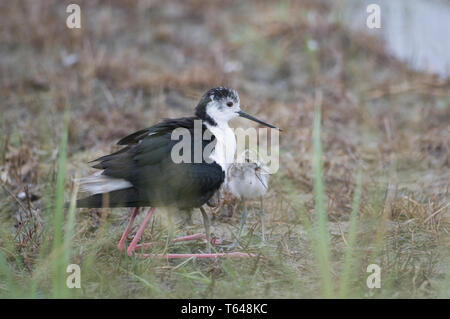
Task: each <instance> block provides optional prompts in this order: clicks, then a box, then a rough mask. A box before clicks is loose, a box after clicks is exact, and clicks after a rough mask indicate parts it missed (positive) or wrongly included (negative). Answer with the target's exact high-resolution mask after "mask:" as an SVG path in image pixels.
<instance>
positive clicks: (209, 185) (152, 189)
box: [77, 87, 278, 258]
mask: <svg viewBox="0 0 450 319" xmlns="http://www.w3.org/2000/svg"><path fill="white" fill-rule="evenodd" d="M238 116H240V117H244V118H247V119H249V120H252V121H255V122H257V123H260V124H262V125H265V126H268V127H270V128H275V129H278V128H277V127H276V126H273V125H271V124H267V123H265V122H263V121H261V120H258V119H257V118H255V117H253V116H251V115H249V114H247V113H245V112H244V111H242V110H241V108H240V100H239V95H238V94H237V92H236V91H235V90H233V89H229V88H225V87H217V88H213V89H210V90H209V91H207V92H206V93H205V94H204V95H203V96H202V98H201V99H200V102H199V103H198V105H197V107H196V108H195V116H192V117H183V118H177V119H164V120H163V121H161V122H159V123H158V124H156V125H154V126H151V127H149V128H146V129H142V130H140V131H137V132H135V133H133V134H131V135H128V136H126V137H124V138H122V139H121V140H120V141H119V142H118V143H117V144H118V145H123V146H124V147H123V148H122V149H120V150H119V151H117V152H115V153H112V154H109V155H106V156H102V157H100V158H98V159H96V160H94V161H93V162H97V164H95V165H94V166H93V167H94V168H97V169H99V170H100V171H99V172H97V173H95V174H94V175H91V176H88V177H85V178H81V179H80V180H79V181H78V182H79V184H80V188H81V189H82V190H84V191H86V192H88V193H90V196H89V197H86V198H83V199H79V200H78V201H77V207H85V208H101V207H135V209H134V212H133V214H132V216H131V220H130V222H129V224H128V226H127V228H126V229H125V231H124V233H123V235H122V238H121V240H120V242H119V244H118V249H119V250H123V249H124V246H125V241H126V238H127V236H128V234H129V232H130V231H131V227H132V224H133V222H134V219H135V217H136V215H137V214H138V212H139V208H140V207H150V209H149V210H148V212H147V215H146V216H145V218H144V221H143V223H142V224H141V226H140V227H139V229H138V231H137V233H136V235H135V236H134V238H133V240H132V241H131V244H130V245H129V246H128V249H127V253H128V255H129V256H131V255H132V254H133V253H134V252H135V250H136V249H137V248H140V247H145V244H144V245H138V240H139V238H140V237H141V236H142V233H143V232H144V229H145V227H146V226H147V224H148V223H149V221H150V218H151V216H152V214H153V212H154V210H155V207H171V208H175V209H180V210H191V209H193V208H200V211H201V213H202V216H203V220H204V226H205V232H206V241H207V244H208V249H209V244H210V243H211V238H210V223H209V218H208V215H207V214H206V212H205V210H204V208H203V207H202V205H203V204H205V203H206V202H207V201H208V200H209V199H210V198H211V197H212V196H213V195H214V193H215V192H216V191H217V190H218V189H219V188H220V186H221V185H222V183H223V182H224V180H225V175H226V173H227V169H228V166H229V165H230V164H231V163H233V161H234V156H235V152H236V137H235V135H234V132H233V130H232V129H231V128H230V126H229V125H228V122H229V121H230V120H232V119H234V118H236V117H238ZM208 136H209V137H210V139H208V138H207V137H208ZM177 137H178V139H177ZM180 143H183V144H180ZM180 145H182V146H186V145H187V147H184V148H183V147H180ZM189 153H190V154H189ZM180 157H181V158H182V160H181V161H180ZM192 238H197V237H195V236H186V237H185V238H182V239H180V240H185V239H192ZM231 254H233V253H230V254H210V253H208V254H171V255H165V256H164V257H167V258H183V257H190V256H196V257H205V258H207V257H221V256H225V255H228V256H230V257H233V256H238V257H239V256H241V255H239V254H240V253H235V254H234V255H231ZM148 256H150V255H148Z"/></svg>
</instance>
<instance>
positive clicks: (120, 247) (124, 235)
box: [117, 207, 139, 250]
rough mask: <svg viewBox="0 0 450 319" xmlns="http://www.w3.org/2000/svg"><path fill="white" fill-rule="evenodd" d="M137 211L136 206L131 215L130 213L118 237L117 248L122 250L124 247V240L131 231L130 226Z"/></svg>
mask: <svg viewBox="0 0 450 319" xmlns="http://www.w3.org/2000/svg"><path fill="white" fill-rule="evenodd" d="M138 212H139V207H136V208H135V209H134V211H133V215H131V219H130V221H129V222H128V226H127V228H126V229H125V231H124V232H123V234H122V238H120V241H119V244H118V245H117V249H118V250H123V249H124V248H125V240H126V239H127V236H128V234H129V233H130V231H131V227H132V226H133V222H134V219H135V218H136V216H137V214H138Z"/></svg>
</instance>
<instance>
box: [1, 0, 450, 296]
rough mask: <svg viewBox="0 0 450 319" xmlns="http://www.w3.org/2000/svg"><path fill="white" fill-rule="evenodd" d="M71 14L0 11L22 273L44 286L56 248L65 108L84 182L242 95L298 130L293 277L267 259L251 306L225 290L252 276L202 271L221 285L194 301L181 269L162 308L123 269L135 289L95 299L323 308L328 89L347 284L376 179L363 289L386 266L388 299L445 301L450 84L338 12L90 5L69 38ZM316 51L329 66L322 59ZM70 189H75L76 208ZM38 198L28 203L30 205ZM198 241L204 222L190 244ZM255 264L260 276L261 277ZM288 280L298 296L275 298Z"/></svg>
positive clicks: (279, 235)
mask: <svg viewBox="0 0 450 319" xmlns="http://www.w3.org/2000/svg"><path fill="white" fill-rule="evenodd" d="M68 3H69V2H67V1H21V2H14V3H9V2H8V4H6V2H4V3H2V4H0V12H1V13H0V20H1V23H2V25H1V29H0V32H1V35H0V40H1V41H0V42H2V46H1V48H0V50H1V54H0V102H1V103H0V111H1V115H0V119H1V122H0V133H1V134H0V177H1V182H2V185H3V189H2V191H3V194H4V196H3V195H2V197H1V198H0V207H1V208H0V218H1V221H2V222H1V224H2V232H1V234H2V238H1V239H0V249H2V250H5V251H8V256H9V257H8V258H9V260H10V261H11V260H14V259H17V258H18V259H20V260H22V261H23V262H24V264H25V265H26V266H27V269H28V271H29V272H30V273H32V272H33V265H34V262H35V261H36V259H37V254H38V251H39V249H40V247H41V244H42V243H44V244H45V241H48V237H47V236H49V234H48V231H45V232H43V230H44V229H45V223H46V222H47V223H48V222H49V218H50V216H51V214H50V213H48V210H47V207H48V206H49V205H50V202H51V198H52V189H53V185H54V183H55V165H56V158H57V147H58V145H59V141H60V134H61V131H62V128H63V124H62V123H63V113H64V110H65V109H69V110H70V113H71V120H70V125H69V144H68V155H69V157H68V175H69V176H75V175H84V174H86V173H88V172H89V171H90V169H89V167H88V166H87V164H86V162H87V161H89V160H92V159H93V158H95V157H97V156H99V155H101V154H104V153H106V152H109V151H111V150H112V149H113V146H112V145H113V144H114V143H115V142H116V141H117V140H118V139H119V138H121V137H122V136H124V135H125V134H128V133H130V132H133V131H134V130H137V129H140V128H143V127H146V126H149V125H152V124H154V123H156V121H158V120H159V119H160V118H163V117H171V116H182V115H186V114H190V113H191V112H192V109H193V107H194V106H195V103H196V100H197V99H198V97H199V96H200V95H201V94H202V93H203V92H204V91H205V90H207V89H208V88H211V87H214V86H217V85H227V86H231V87H234V88H236V89H237V90H238V91H239V93H240V96H241V101H242V103H243V105H245V107H246V109H247V110H248V111H249V112H250V113H252V114H257V115H258V116H259V117H260V118H262V119H270V122H271V123H276V124H277V125H278V126H280V127H282V128H283V130H284V131H283V133H282V135H281V149H280V155H281V159H280V171H279V172H278V173H277V175H276V176H275V177H274V178H273V180H272V182H271V190H270V192H269V194H268V196H267V199H266V203H267V204H266V210H267V212H268V217H267V224H268V225H267V227H268V232H269V243H271V244H273V245H275V246H277V247H278V248H277V249H276V251H277V254H278V253H279V254H280V256H282V258H284V262H285V263H284V264H281V263H278V261H276V260H271V259H270V258H269V260H260V261H258V263H261V265H259V266H258V267H259V268H258V269H263V270H264V275H263V277H264V278H266V279H267V281H266V284H265V285H266V286H264V285H263V284H261V285H262V286H263V287H259V288H258V289H256V288H255V291H254V292H253V293H252V292H247V294H246V293H245V290H239V288H236V287H235V286H233V287H231V288H230V287H228V286H227V285H228V283H226V281H228V279H229V278H228V279H225V278H227V277H226V276H231V277H232V278H235V277H233V276H234V275H232V271H231V270H230V268H229V265H228V266H227V265H223V264H214V263H211V264H208V266H207V268H201V269H202V271H203V270H204V272H203V273H204V274H206V275H207V276H210V275H211V276H212V277H211V278H213V279H212V283H211V282H210V283H209V284H208V285H206V286H207V289H205V290H201V289H200V290H201V291H202V292H201V293H198V294H197V293H195V292H189V293H188V292H187V291H189V289H190V288H192V287H188V284H186V283H181V282H180V281H179V280H176V279H175V278H171V277H170V276H175V275H173V274H172V273H168V272H166V271H165V270H161V269H160V270H158V271H159V272H157V273H156V274H154V276H161V277H158V279H155V282H156V283H155V285H156V286H159V288H158V289H161V290H162V291H163V292H161V293H155V291H154V290H152V289H154V288H148V287H147V288H142V287H141V286H139V285H138V286H137V287H136V285H137V284H136V282H134V281H132V280H130V278H129V277H127V276H125V275H124V274H123V273H121V272H120V271H118V270H117V269H114V270H115V271H114V270H111V269H108V270H106V273H109V275H110V276H116V277H117V279H115V280H114V281H115V282H116V281H117V282H121V283H120V284H118V286H120V285H122V286H123V287H126V289H125V291H126V292H124V293H119V292H117V291H116V290H115V289H116V288H114V289H113V288H111V292H110V293H109V292H108V293H107V292H105V291H103V290H101V289H96V288H95V287H94V286H89V287H88V288H86V290H85V291H84V295H85V296H100V297H101V296H127V297H133V296H136V293H137V291H139V292H141V291H142V289H144V290H145V289H149V290H150V292H149V296H178V297H188V296H200V297H204V296H213V297H226V296H229V295H230V294H232V293H236V296H249V297H251V296H271V297H283V296H284V297H286V296H287V297H290V296H297V297H298V296H309V297H310V296H317V294H316V288H317V287H316V286H315V282H316V277H315V276H316V275H317V274H316V273H315V271H314V269H313V268H314V266H313V264H312V263H311V261H310V259H311V258H310V256H309V254H310V252H308V249H307V248H306V246H307V245H306V242H307V239H306V235H305V230H304V228H303V225H304V219H303V217H302V214H303V213H304V214H306V216H310V215H311V214H312V211H313V210H314V198H313V196H312V189H313V175H312V168H311V160H312V159H311V157H312V123H313V113H314V96H315V93H316V92H317V91H320V92H321V93H322V95H323V106H322V109H323V115H322V117H323V132H322V140H323V145H324V156H323V160H324V176H325V185H326V195H327V199H328V212H329V218H330V220H331V221H332V223H331V226H330V227H331V228H330V232H331V234H332V237H331V238H332V242H333V265H334V267H333V269H334V271H335V274H337V270H338V269H339V268H340V267H341V265H340V263H339V258H340V256H342V247H345V244H346V242H345V232H346V227H347V220H348V217H349V214H350V212H351V205H352V199H353V196H354V189H355V176H356V174H357V171H358V169H361V170H362V172H363V185H362V188H363V194H362V203H361V209H360V211H359V215H360V216H361V218H362V219H363V220H364V218H367V220H375V221H377V223H376V224H371V223H369V222H368V221H367V223H366V224H363V225H362V226H361V229H360V232H359V235H358V236H359V239H360V241H359V243H360V245H359V247H358V249H359V251H360V252H362V254H363V256H364V258H363V262H362V264H361V267H360V268H361V269H360V270H361V272H360V274H359V275H358V276H357V277H358V278H359V279H361V278H363V277H364V272H365V268H364V267H365V265H366V264H367V263H366V264H364V262H366V261H367V262H369V261H371V260H372V261H373V259H372V256H377V257H376V260H377V261H379V262H380V263H382V264H383V267H385V268H384V269H386V271H388V272H390V273H392V274H395V276H394V277H395V278H394V279H393V280H392V282H390V283H391V288H392V289H391V290H387V291H385V292H381V293H380V294H379V295H380V296H388V297H417V296H419V297H423V296H436V295H437V290H438V288H437V287H438V286H437V282H439V281H440V278H442V276H444V275H445V273H446V270H445V267H444V266H443V265H445V258H447V257H448V250H447V249H446V248H448V244H446V242H447V241H448V239H449V222H450V215H449V206H448V203H449V185H450V182H449V181H450V169H449V168H450V162H449V158H450V149H449V145H450V143H449V141H450V130H449V125H448V123H450V112H449V102H450V95H449V94H448V91H449V88H450V82H449V81H443V80H441V79H439V78H437V77H434V76H430V75H426V74H421V73H417V72H412V71H409V70H408V69H407V68H406V67H405V66H404V65H403V64H401V63H399V62H398V61H395V60H393V59H392V58H390V57H389V56H387V55H386V54H385V53H384V51H383V48H382V46H381V44H380V43H378V42H376V41H373V39H372V38H368V37H367V36H365V35H363V34H354V33H352V32H350V31H348V30H346V28H345V27H344V26H342V25H341V24H340V23H338V22H337V21H335V19H333V11H332V10H331V8H330V7H329V5H328V3H327V2H326V1H318V2H317V1H302V2H295V1H293V2H283V3H280V4H277V3H274V2H270V1H251V2H246V3H241V2H237V1H232V2H231V3H230V4H228V2H227V3H225V2H220V1H210V2H209V1H208V2H202V1H174V2H168V1H136V2H135V1H79V4H80V6H81V8H82V12H83V20H82V26H83V27H82V29H81V30H69V29H67V28H66V27H65V17H66V15H65V6H66V4H68ZM311 40H314V41H316V42H317V44H318V50H317V51H311V50H308V48H307V45H306V43H307V42H308V41H311ZM70 56H71V57H72V58H73V59H74V60H73V63H69V62H68V61H69V60H70ZM70 189H71V184H70V179H69V180H68V181H67V199H68V198H69V196H70ZM21 192H26V193H27V194H28V195H26V196H25V197H22V199H19V198H18V195H19V193H21ZM97 214H98V212H94V211H92V212H87V211H85V212H83V213H80V214H79V215H78V217H77V223H78V224H77V230H76V231H75V233H76V234H75V242H74V245H75V246H77V245H78V247H80V249H79V250H78V252H77V253H76V256H75V257H74V258H75V259H77V260H79V261H82V260H83V258H84V257H83V256H84V254H85V252H84V248H82V247H84V246H83V245H88V246H89V245H90V243H89V240H90V239H92V238H94V237H95V236H96V233H97V232H98V229H99V227H101V225H100V224H101V223H102V222H101V218H102V217H101V216H100V215H97ZM251 215H252V214H251ZM383 216H384V217H383ZM105 218H106V217H105ZM238 218H239V214H234V216H233V217H232V218H231V219H230V222H229V224H226V223H219V222H218V223H216V224H215V226H214V231H215V233H216V234H218V235H223V236H229V232H228V229H229V228H230V227H231V226H230V225H232V224H234V225H237V224H238ZM384 218H386V220H385V219H384ZM106 219H107V220H108V221H107V223H108V224H107V225H108V227H111V230H110V234H109V236H110V237H111V238H110V242H105V243H103V244H101V245H100V247H99V248H98V247H97V248H96V249H98V252H97V254H98V259H99V260H101V261H104V260H106V259H105V258H106V257H105V255H108V254H115V256H116V258H119V257H120V256H119V254H118V253H116V252H113V251H114V250H113V246H114V242H115V240H116V239H117V238H118V236H120V235H119V233H120V231H121V230H122V228H123V227H124V226H123V224H124V222H125V216H124V214H123V210H115V211H113V212H112V213H111V214H109V215H108V217H107V218H106ZM250 219H251V220H250V223H249V233H250V234H251V233H252V232H253V230H254V229H258V228H257V227H255V223H256V220H257V219H256V217H253V216H250ZM384 222H386V223H385V224H383V223H384ZM381 224H383V225H384V226H379V227H380V228H378V226H377V228H374V225H381ZM11 225H14V226H16V227H15V228H14V227H10V226H11ZM99 225H100V226H99ZM155 227H156V226H155ZM196 227H197V228H198V227H201V223H200V221H199V220H197V221H196V226H192V227H191V228H188V229H186V231H193V230H195V229H196ZM364 227H365V228H364ZM383 227H385V228H386V229H385V231H386V232H384V230H380V229H381V228H383ZM383 229H384V228H383ZM158 231H162V233H161V234H160V233H155V232H158ZM149 233H150V231H149ZM151 234H152V235H151V237H158V236H164V231H163V230H158V227H156V228H154V230H152V231H151ZM378 235H379V236H381V238H383V239H385V240H386V242H384V244H383V245H382V246H383V247H382V248H380V249H381V251H382V253H381V254H379V255H377V254H376V252H375V251H376V249H377V248H376V247H375V245H374V244H373V243H374V241H373V239H374V238H376V236H378ZM11 244H12V246H9V245H11ZM184 248H186V247H184ZM270 254H271V253H269V255H270ZM118 256H119V257H118ZM113 263H114V262H113ZM120 263H122V261H120ZM200 264H201V265H202V266H205V263H203V262H202V263H200ZM147 265H148V264H147ZM139 267H141V266H136V269H138V268H139ZM227 267H228V268H227ZM243 267H244V266H243ZM245 267H246V266H245ZM248 267H249V269H250V270H249V271H248V273H249V274H254V272H253V270H252V269H253V268H252V267H256V266H255V265H250V266H248ZM139 269H140V270H142V269H141V268H139ZM139 269H138V270H139ZM138 270H136V271H138ZM243 272H244V273H247V270H243ZM118 274H120V275H118ZM163 274H165V275H167V276H168V277H164V275H163ZM171 274H172V275H171ZM17 276H18V277H20V275H17ZM152 276H153V275H152ZM163 277H164V278H163ZM175 277H176V276H175ZM152 278H153V277H152ZM289 278H291V279H292V278H296V279H295V280H294V281H293V282H289V281H290V280H291V279H289ZM358 278H354V279H353V280H354V281H355V282H357V281H358ZM405 278H406V279H405ZM235 279H236V278H235ZM272 279H273V280H275V281H276V280H279V281H280V282H281V283H279V284H273V285H272V284H271V283H270V282H271V280H272ZM199 280H200V279H199ZM220 280H223V282H221V281H220ZM236 280H237V279H236ZM200 282H201V281H200ZM360 282H361V283H360V284H359V285H363V284H362V283H363V282H365V281H364V279H361V280H360ZM214 283H215V284H214ZM111 285H112V286H114V284H111ZM196 285H197V284H196ZM198 285H200V287H203V286H202V284H198ZM214 285H217V286H216V288H214ZM267 285H268V286H267ZM298 286H302V287H303V290H302V292H301V293H300V292H299V293H297V291H300V290H301V289H300V290H299V288H298ZM116 287H117V286H116ZM196 287H197V286H196ZM217 287H218V288H217ZM0 288H1V287H0ZM42 289H43V290H45V288H42ZM105 289H106V288H105ZM177 289H178V290H177ZM214 289H215V290H214ZM233 289H236V290H233ZM285 290H286V291H285ZM0 291H1V290H0ZM157 291H159V290H157ZM177 291H178V292H177ZM358 291H359V293H357V294H356V295H357V296H371V295H370V294H371V293H369V292H367V289H366V290H364V287H363V288H361V287H359V290H358ZM183 292H185V293H186V294H185V295H183ZM5 294H6V295H7V293H5ZM365 294H366V295H365Z"/></svg>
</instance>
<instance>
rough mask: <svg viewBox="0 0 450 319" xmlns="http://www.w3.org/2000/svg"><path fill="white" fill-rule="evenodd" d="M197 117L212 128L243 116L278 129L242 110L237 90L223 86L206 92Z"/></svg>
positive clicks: (197, 110)
mask: <svg viewBox="0 0 450 319" xmlns="http://www.w3.org/2000/svg"><path fill="white" fill-rule="evenodd" d="M195 115H197V116H198V117H199V118H201V119H202V120H204V121H205V122H206V123H207V124H209V125H210V126H222V125H227V123H228V121H230V120H232V119H234V118H236V117H238V116H241V117H244V118H247V119H249V120H252V121H254V122H257V123H260V124H262V125H265V126H268V127H271V128H276V129H278V128H277V127H276V126H273V125H271V124H267V123H265V122H263V121H260V120H258V119H257V118H255V117H253V116H251V115H249V114H247V113H245V112H244V111H242V110H241V102H240V99H239V95H238V93H237V92H236V90H233V89H229V88H226V87H223V86H219V87H216V88H214V89H211V90H209V91H208V92H206V93H205V94H204V95H203V96H202V98H201V99H200V102H199V103H198V105H197V107H196V109H195Z"/></svg>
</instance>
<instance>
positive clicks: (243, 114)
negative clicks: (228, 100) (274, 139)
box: [237, 111, 281, 131]
mask: <svg viewBox="0 0 450 319" xmlns="http://www.w3.org/2000/svg"><path fill="white" fill-rule="evenodd" d="M237 113H238V114H239V116H241V117H245V118H246V119H249V120H251V121H253V122H256V123H259V124H262V125H264V126H268V127H271V128H274V129H277V130H278V131H281V129H280V128H279V127H276V126H274V125H272V124H268V123H266V122H263V121H261V120H258V119H257V118H256V117H254V116H251V115H250V114H247V113H245V112H244V111H239V112H237Z"/></svg>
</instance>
